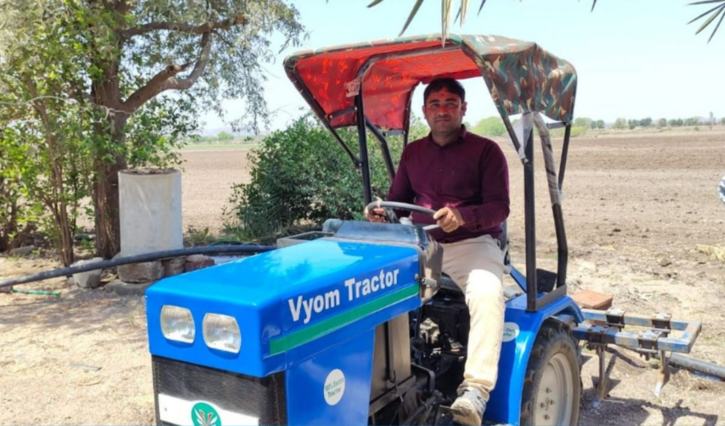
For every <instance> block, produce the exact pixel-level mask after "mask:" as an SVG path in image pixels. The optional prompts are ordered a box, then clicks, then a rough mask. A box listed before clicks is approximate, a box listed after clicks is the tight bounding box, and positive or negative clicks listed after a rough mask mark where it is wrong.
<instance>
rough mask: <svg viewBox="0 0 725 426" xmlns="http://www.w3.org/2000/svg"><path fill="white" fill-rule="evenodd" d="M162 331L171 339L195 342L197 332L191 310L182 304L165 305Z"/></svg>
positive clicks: (162, 314)
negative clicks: (181, 305)
mask: <svg viewBox="0 0 725 426" xmlns="http://www.w3.org/2000/svg"><path fill="white" fill-rule="evenodd" d="M161 332H162V333H163V334H164V337H166V338H167V339H169V340H175V341H177V342H184V343H193V342H194V335H195V334H196V332H195V329H194V318H192V317H191V311H190V310H188V309H186V308H182V307H180V306H173V305H164V306H163V307H162V308H161Z"/></svg>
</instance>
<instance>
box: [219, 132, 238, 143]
mask: <svg viewBox="0 0 725 426" xmlns="http://www.w3.org/2000/svg"><path fill="white" fill-rule="evenodd" d="M216 138H217V140H218V141H219V142H231V141H233V140H234V135H233V134H231V133H229V132H219V134H218V135H217V136H216Z"/></svg>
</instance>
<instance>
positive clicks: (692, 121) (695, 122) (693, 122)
mask: <svg viewBox="0 0 725 426" xmlns="http://www.w3.org/2000/svg"><path fill="white" fill-rule="evenodd" d="M698 124H700V120H698V119H697V118H696V117H690V118H688V119H686V120H685V126H697V125H698Z"/></svg>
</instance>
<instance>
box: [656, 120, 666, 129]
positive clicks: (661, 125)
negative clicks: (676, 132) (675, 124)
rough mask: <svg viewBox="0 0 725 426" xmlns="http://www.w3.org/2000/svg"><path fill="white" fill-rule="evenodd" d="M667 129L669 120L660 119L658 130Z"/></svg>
mask: <svg viewBox="0 0 725 426" xmlns="http://www.w3.org/2000/svg"><path fill="white" fill-rule="evenodd" d="M665 127H667V119H666V118H660V119H659V120H657V128H658V129H662V128H665Z"/></svg>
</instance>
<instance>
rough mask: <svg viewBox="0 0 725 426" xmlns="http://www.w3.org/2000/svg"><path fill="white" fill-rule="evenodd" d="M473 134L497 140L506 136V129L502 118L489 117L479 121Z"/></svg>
mask: <svg viewBox="0 0 725 426" xmlns="http://www.w3.org/2000/svg"><path fill="white" fill-rule="evenodd" d="M472 131H473V133H475V134H477V135H480V136H484V137H487V138H495V137H499V136H503V135H504V134H506V127H505V126H504V125H503V122H502V121H501V117H488V118H484V119H483V120H481V121H479V122H478V124H476V127H474V128H473V130H472Z"/></svg>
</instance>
